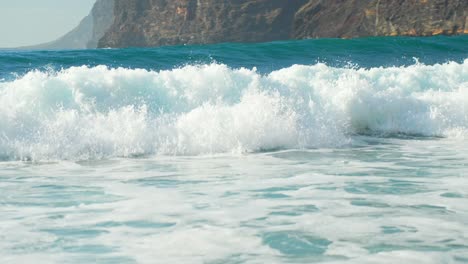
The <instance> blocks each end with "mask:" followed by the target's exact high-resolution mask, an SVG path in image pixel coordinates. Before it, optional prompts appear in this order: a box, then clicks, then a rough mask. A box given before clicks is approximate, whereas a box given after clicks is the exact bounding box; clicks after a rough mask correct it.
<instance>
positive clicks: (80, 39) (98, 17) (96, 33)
mask: <svg viewBox="0 0 468 264" xmlns="http://www.w3.org/2000/svg"><path fill="white" fill-rule="evenodd" d="M113 21H114V0H97V1H96V4H94V6H93V9H92V10H91V14H89V15H88V16H86V17H85V18H84V19H83V20H82V21H81V22H80V24H79V25H78V26H77V27H76V28H74V29H73V30H71V31H70V32H68V33H67V34H65V35H64V36H63V37H61V38H59V39H57V40H55V41H52V42H48V43H44V44H39V45H35V46H30V47H22V48H20V49H87V48H97V45H98V41H99V39H101V38H102V36H104V33H105V32H106V31H107V30H108V29H109V27H110V26H111V25H112V23H113Z"/></svg>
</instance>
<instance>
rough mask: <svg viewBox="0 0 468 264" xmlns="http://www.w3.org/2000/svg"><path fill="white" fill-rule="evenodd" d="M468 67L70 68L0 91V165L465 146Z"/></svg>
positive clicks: (453, 64) (29, 77)
mask: <svg viewBox="0 0 468 264" xmlns="http://www.w3.org/2000/svg"><path fill="white" fill-rule="evenodd" d="M467 107H468V60H465V61H464V62H463V63H456V62H449V63H446V64H436V65H423V64H415V65H412V66H408V67H390V68H382V67H381V68H370V69H352V68H334V67H329V66H327V65H325V64H316V65H312V66H304V65H294V66H292V67H288V68H284V69H281V70H278V71H274V72H271V73H270V74H267V75H264V74H260V73H258V72H257V71H256V70H255V69H245V68H239V69H233V68H230V67H228V66H226V65H223V64H206V65H197V66H185V67H182V68H177V69H173V70H165V71H148V70H143V69H126V68H108V67H106V66H97V67H86V66H82V67H72V68H68V69H65V70H62V71H51V72H44V71H31V72H29V73H27V74H26V75H24V76H21V77H19V78H17V79H16V80H14V81H3V82H1V83H0V120H1V121H0V157H4V158H5V159H25V158H27V159H34V160H43V159H71V160H76V159H94V158H103V157H117V156H119V157H121V156H123V157H127V156H138V155H152V154H171V155H172V154H175V155H197V154H206V153H224V152H256V151H262V150H270V149H278V148H314V147H342V146H346V145H349V144H352V141H353V138H352V136H351V135H353V134H360V133H366V134H376V135H388V134H401V133H402V134H414V135H422V136H441V137H452V138H460V140H463V139H464V138H465V137H466V135H467V134H468V133H467V131H468V114H467V111H466V109H467Z"/></svg>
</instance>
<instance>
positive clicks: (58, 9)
mask: <svg viewBox="0 0 468 264" xmlns="http://www.w3.org/2000/svg"><path fill="white" fill-rule="evenodd" d="M95 2H96V0H0V48H6V47H18V46H25V45H33V44H39V43H43V42H48V41H52V40H55V39H57V38H58V37H61V36H62V35H64V34H65V33H67V32H68V31H70V30H71V29H73V28H74V27H75V26H77V25H78V24H79V22H80V21H81V19H83V18H84V17H85V16H86V15H88V14H89V11H90V10H91V8H92V6H93V4H94V3H95Z"/></svg>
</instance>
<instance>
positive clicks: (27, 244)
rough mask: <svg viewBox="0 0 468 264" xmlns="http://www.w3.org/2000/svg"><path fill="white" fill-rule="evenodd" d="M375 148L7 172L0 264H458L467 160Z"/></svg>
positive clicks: (396, 145)
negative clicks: (31, 262) (89, 263)
mask: <svg viewBox="0 0 468 264" xmlns="http://www.w3.org/2000/svg"><path fill="white" fill-rule="evenodd" d="M362 140H366V138H362ZM381 143H382V145H374V146H372V145H370V146H366V147H358V148H354V149H349V148H345V149H337V150H326V149H323V150H310V151H280V152H273V153H259V154H249V155H242V156H233V155H231V154H229V155H217V156H209V157H203V156H194V157H177V156H174V157H159V158H157V159H156V158H154V159H153V158H151V159H116V160H107V161H86V162H81V163H68V162H60V163H42V164H27V163H26V164H25V163H18V162H9V163H6V164H3V165H2V170H1V171H0V177H1V178H2V181H1V184H0V191H1V192H2V197H3V198H2V202H1V204H0V209H1V210H2V212H3V213H2V220H1V221H2V225H1V226H0V231H1V232H0V233H1V237H2V239H1V240H0V241H1V242H0V256H1V257H0V260H2V263H15V262H17V261H18V260H24V261H26V262H28V261H33V260H34V262H35V263H50V262H56V263H58V262H63V261H65V262H67V263H83V262H89V261H91V262H98V263H108V262H119V263H154V262H161V263H167V262H177V263H186V262H190V263H207V262H208V263H239V262H240V263H266V262H268V263H310V262H330V263H394V262H395V261H396V262H411V261H417V262H418V263H441V262H447V263H464V262H465V261H466V258H467V257H468V255H467V254H466V252H467V249H468V236H467V229H466V226H467V224H468V222H467V219H468V215H467V212H468V211H467V204H468V201H467V199H468V193H467V191H466V188H465V187H464V186H466V185H467V184H468V183H467V182H466V181H467V179H466V177H464V176H465V173H466V165H467V164H468V156H467V155H466V153H467V152H466V151H467V149H466V147H465V148H463V147H462V146H460V145H459V144H457V143H456V142H451V141H448V140H442V142H440V144H439V145H438V146H439V147H437V148H434V147H430V146H428V144H425V143H423V142H419V141H409V142H407V140H402V139H382V141H381ZM433 145H434V144H433ZM435 164H437V166H435Z"/></svg>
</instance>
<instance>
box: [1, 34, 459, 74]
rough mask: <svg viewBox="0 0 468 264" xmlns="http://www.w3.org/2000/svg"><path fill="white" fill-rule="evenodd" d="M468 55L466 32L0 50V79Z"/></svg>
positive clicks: (371, 63) (367, 63)
mask: <svg viewBox="0 0 468 264" xmlns="http://www.w3.org/2000/svg"><path fill="white" fill-rule="evenodd" d="M467 57H468V36H467V35H465V36H454V37H446V36H437V37H426V38H409V37H379V38H361V39H348V40H345V39H316V40H302V41H280V42H271V43H259V44H239V43H224V44H215V45H200V46H196V45H195V46H173V47H159V48H128V49H97V50H64V51H18V50H10V51H8V50H4V51H0V78H1V79H11V78H15V77H17V75H23V74H24V73H26V72H29V71H31V70H35V69H39V70H60V69H62V68H69V67H72V66H81V65H88V66H96V65H107V66H110V67H125V68H143V69H148V70H161V69H173V68H175V67H179V66H184V65H187V64H205V63H211V62H217V63H222V64H226V65H228V66H230V67H233V68H239V67H247V68H252V67H257V69H258V71H259V72H262V73H266V72H271V71H273V70H278V69H281V68H285V67H289V66H291V65H293V64H305V65H311V64H315V63H317V62H323V63H326V64H327V65H329V66H334V67H350V66H351V67H365V68H368V67H379V66H383V67H387V66H403V65H404V66H407V65H411V64H414V63H415V60H418V61H419V62H421V63H424V64H435V63H444V62H447V61H455V62H462V61H463V60H464V59H466V58H467Z"/></svg>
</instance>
